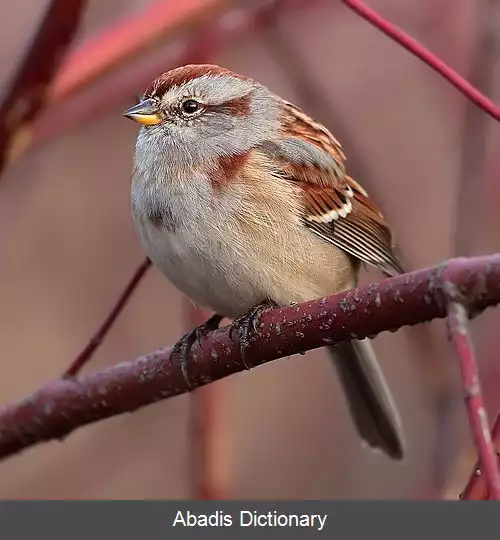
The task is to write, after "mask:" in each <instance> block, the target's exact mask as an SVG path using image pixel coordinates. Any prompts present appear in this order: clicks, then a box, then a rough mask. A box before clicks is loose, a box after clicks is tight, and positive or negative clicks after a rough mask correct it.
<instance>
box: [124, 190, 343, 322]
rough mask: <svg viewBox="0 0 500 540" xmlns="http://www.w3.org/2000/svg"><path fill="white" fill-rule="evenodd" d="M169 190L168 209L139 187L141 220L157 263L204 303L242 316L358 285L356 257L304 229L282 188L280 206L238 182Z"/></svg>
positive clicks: (165, 201) (137, 211)
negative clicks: (217, 188)
mask: <svg viewBox="0 0 500 540" xmlns="http://www.w3.org/2000/svg"><path fill="white" fill-rule="evenodd" d="M163 189H164V190H165V191H163V193H162V196H161V197H160V199H161V201H163V202H162V203H161V204H159V203H158V202H156V203H154V204H151V193H149V195H147V194H145V193H144V190H141V189H137V188H135V190H134V189H133V195H132V201H133V204H132V207H133V212H134V220H135V223H136V226H137V229H138V231H139V233H140V235H141V240H142V243H143V246H144V248H145V250H146V252H147V254H148V256H149V257H150V259H151V260H152V262H153V263H154V264H155V265H156V266H157V267H158V268H159V269H160V270H161V271H162V272H163V273H164V274H165V275H166V277H167V278H168V279H169V280H170V281H171V282H172V283H173V284H174V285H175V286H176V287H177V288H178V289H179V290H181V291H182V292H183V293H184V294H186V295H187V296H189V297H190V298H191V299H192V300H193V301H194V302H196V303H197V304H199V305H201V306H206V307H208V308H210V309H212V310H214V311H216V312H218V313H221V314H223V315H226V316H228V317H231V318H234V317H238V316H240V315H242V314H243V313H245V312H246V311H248V310H249V309H250V308H251V307H253V306H254V305H256V304H258V303H260V302H262V301H264V300H266V299H272V300H274V301H275V302H277V303H278V304H280V305H288V304H289V303H290V302H302V301H305V300H309V299H312V298H317V297H321V296H325V295H327V294H331V293H334V292H337V291H340V290H343V289H346V288H348V287H350V286H352V285H353V280H352V276H353V274H352V266H351V260H350V259H349V257H348V256H347V255H346V254H344V253H343V252H342V251H340V250H338V249H337V248H335V247H334V246H332V245H330V244H328V243H326V242H324V241H323V240H322V239H320V238H318V237H317V236H316V235H314V234H312V233H311V232H310V231H309V230H307V229H306V228H305V227H304V226H302V225H301V224H300V220H299V219H298V217H297V213H296V212H295V211H294V208H293V207H292V206H293V205H288V206H284V205H283V204H282V203H281V204H280V200H279V198H280V195H279V194H280V191H278V190H276V194H277V195H276V199H277V200H275V201H274V200H272V198H273V197H272V195H271V194H270V191H269V190H268V189H266V190H263V191H262V193H261V195H262V197H265V200H264V199H262V200H258V199H256V197H255V193H254V194H253V196H252V197H249V195H248V193H245V189H246V188H245V187H244V186H238V185H236V184H235V185H234V186H232V187H231V188H228V189H227V190H226V191H225V193H224V196H222V195H221V193H220V192H219V193H213V192H212V188H211V187H210V185H209V184H208V183H206V182H203V183H201V182H199V183H193V182H191V183H190V184H189V185H188V186H187V187H186V189H185V190H179V189H177V191H175V190H174V189H173V188H172V189H170V188H169V187H164V188H163ZM134 191H135V193H134ZM271 193H273V192H272V191H271ZM152 198H153V199H154V198H155V196H154V194H153V196H152ZM152 209H154V212H153V211H152ZM162 212H164V213H162Z"/></svg>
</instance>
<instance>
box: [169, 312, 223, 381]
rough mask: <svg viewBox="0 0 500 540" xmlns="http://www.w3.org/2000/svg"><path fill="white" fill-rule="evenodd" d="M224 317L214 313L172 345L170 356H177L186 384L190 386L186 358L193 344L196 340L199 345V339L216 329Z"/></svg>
mask: <svg viewBox="0 0 500 540" xmlns="http://www.w3.org/2000/svg"><path fill="white" fill-rule="evenodd" d="M223 318H224V315H219V314H218V313H215V314H214V315H212V316H211V317H210V318H209V319H208V320H207V321H205V322H204V323H203V324H200V325H199V326H197V327H196V328H193V330H191V331H190V332H187V333H186V334H184V335H183V336H182V337H181V339H179V341H178V342H177V343H176V344H175V345H174V347H173V349H172V353H171V356H172V357H174V358H178V360H179V364H180V367H181V371H182V374H183V375H184V379H185V380H186V382H187V383H188V386H189V387H190V388H192V386H191V383H190V382H189V377H188V373H187V360H188V358H189V353H190V351H191V349H192V347H193V345H194V344H195V343H196V342H198V343H200V346H201V340H202V339H203V338H204V337H205V336H206V335H207V334H208V333H210V332H213V331H214V330H217V328H219V324H220V322H221V321H222V319H223Z"/></svg>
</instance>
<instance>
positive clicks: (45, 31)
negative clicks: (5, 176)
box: [0, 0, 86, 171]
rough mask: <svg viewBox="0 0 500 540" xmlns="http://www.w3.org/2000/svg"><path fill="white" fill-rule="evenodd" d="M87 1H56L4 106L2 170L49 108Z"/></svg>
mask: <svg viewBox="0 0 500 540" xmlns="http://www.w3.org/2000/svg"><path fill="white" fill-rule="evenodd" d="M85 4H86V1H85V0H52V2H51V3H50V5H49V7H48V8H47V11H46V13H45V16H44V18H43V21H42V23H41V24H40V26H39V28H38V30H37V32H36V35H35V37H34V39H33V41H32V43H31V46H30V48H29V50H28V52H27V54H26V56H25V58H24V59H23V61H22V62H21V66H20V68H19V70H18V72H17V74H16V76H15V77H14V80H13V82H12V84H11V86H10V88H9V90H8V91H7V94H6V97H5V99H4V101H3V103H2V105H1V106H0V171H1V170H3V168H4V167H5V165H6V164H7V163H8V162H10V161H11V160H12V159H14V158H15V157H16V156H17V155H18V154H19V153H21V151H22V150H23V149H24V147H25V146H26V145H27V144H29V141H30V138H31V136H30V133H29V132H28V131H27V130H26V128H28V126H29V124H30V123H31V122H32V121H33V120H34V119H35V117H36V116H37V115H38V113H39V112H40V111H41V110H42V108H43V107H44V105H45V101H46V98H47V91H48V88H49V86H50V84H51V82H52V79H53V78H54V75H55V74H56V71H57V69H58V68H59V65H60V63H61V61H62V59H63V57H64V53H65V52H66V50H67V48H68V47H69V45H70V44H71V41H72V39H73V36H74V34H75V32H76V30H77V28H78V24H79V22H80V18H81V15H82V13H83V11H84V7H85Z"/></svg>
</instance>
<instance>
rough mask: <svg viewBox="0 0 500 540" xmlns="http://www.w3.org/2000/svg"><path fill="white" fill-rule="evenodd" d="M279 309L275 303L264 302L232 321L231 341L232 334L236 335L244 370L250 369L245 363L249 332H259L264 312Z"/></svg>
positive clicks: (248, 345)
mask: <svg viewBox="0 0 500 540" xmlns="http://www.w3.org/2000/svg"><path fill="white" fill-rule="evenodd" d="M277 307H279V306H278V305H277V304H276V303H275V302H271V301H266V302H262V303H260V304H258V305H256V306H255V307H253V308H252V309H251V310H250V311H249V312H248V313H245V315H242V316H241V317H239V318H238V319H235V320H234V321H233V324H232V327H231V333H230V336H231V339H233V340H234V332H235V331H236V332H237V334H238V341H239V344H240V355H241V360H242V362H243V365H244V366H245V368H246V369H250V366H249V365H248V364H247V362H246V359H245V357H246V349H248V347H250V334H251V332H253V333H257V332H258V330H259V324H260V319H261V317H262V315H263V314H264V313H265V312H266V311H270V310H272V309H276V308H277Z"/></svg>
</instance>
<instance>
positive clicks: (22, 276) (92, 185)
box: [0, 0, 500, 499]
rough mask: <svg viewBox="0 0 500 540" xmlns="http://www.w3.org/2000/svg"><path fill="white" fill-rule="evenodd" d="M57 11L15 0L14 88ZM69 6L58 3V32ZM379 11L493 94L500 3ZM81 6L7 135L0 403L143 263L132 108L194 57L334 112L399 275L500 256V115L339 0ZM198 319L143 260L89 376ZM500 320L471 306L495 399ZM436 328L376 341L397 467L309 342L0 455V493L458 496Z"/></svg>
mask: <svg viewBox="0 0 500 540" xmlns="http://www.w3.org/2000/svg"><path fill="white" fill-rule="evenodd" d="M52 3H53V2H49V1H42V0H16V2H13V1H11V0H5V2H4V5H3V11H4V12H5V13H6V14H7V16H5V17H3V18H2V19H1V21H0V44H1V46H0V77H1V78H0V80H1V87H0V101H1V100H2V99H7V97H8V95H9V91H11V90H12V81H13V80H14V76H15V74H16V72H17V71H18V69H19V67H20V65H21V63H22V62H23V60H24V59H25V57H26V53H27V51H28V50H29V47H30V45H31V43H32V42H33V36H34V35H35V32H36V31H37V29H38V28H39V27H40V24H41V22H42V21H43V18H44V16H45V15H46V13H47V9H48V7H49V5H50V4H52ZM78 4H79V3H78V2H74V1H67V2H66V11H67V13H63V16H62V18H61V19H60V20H59V21H58V22H57V24H56V26H55V29H54V31H55V32H57V30H60V29H61V28H64V25H65V24H68V22H67V20H70V19H71V14H69V11H71V10H73V9H77V7H75V6H77V5H78ZM369 4H370V6H371V7H373V8H375V9H377V10H379V11H380V13H381V14H382V15H384V16H385V17H387V18H388V19H389V20H391V21H392V22H394V23H395V24H397V25H398V26H400V27H402V28H403V29H404V30H405V31H407V32H408V33H410V34H411V35H413V36H414V37H416V38H417V39H418V40H420V41H421V42H423V43H424V44H425V45H426V46H428V47H429V48H430V49H431V50H433V51H434V52H435V53H436V54H438V55H439V56H440V57H441V58H442V59H443V60H445V61H446V62H447V63H448V64H449V65H450V66H452V67H453V68H454V69H456V70H457V71H459V72H460V73H461V74H463V75H464V76H465V77H466V78H467V79H468V80H470V81H471V82H473V83H474V84H475V85H477V86H478V87H479V88H480V89H481V90H482V91H484V92H485V93H486V94H487V95H489V96H490V97H491V98H492V99H493V100H495V99H496V100H497V101H498V100H499V99H500V62H499V59H500V52H499V49H498V45H499V39H500V38H499V34H498V31H497V30H498V25H499V21H500V18H499V17H500V2H498V1H493V0H488V1H480V0H453V1H451V0H440V1H439V2H438V1H435V0H405V1H404V2H402V1H400V0H370V2H369ZM78 7H79V8H80V9H81V10H82V11H81V13H82V15H81V20H80V22H79V24H78V25H77V28H76V31H75V33H74V36H73V40H72V42H71V44H70V45H69V47H68V49H67V52H66V53H65V55H64V57H62V61H61V64H60V65H59V67H58V69H57V72H56V75H55V77H54V79H53V80H52V81H51V82H50V84H49V85H48V86H47V87H46V88H45V87H43V86H42V87H37V86H36V84H35V85H34V89H32V91H38V92H40V93H41V95H43V100H44V107H43V109H44V110H43V111H42V112H41V113H40V114H39V115H38V116H37V118H36V119H35V121H34V123H30V124H29V129H26V130H22V131H21V132H19V133H18V134H17V136H16V139H15V142H16V144H15V145H14V146H10V147H9V160H10V161H9V163H8V164H7V167H6V168H5V170H4V171H3V174H2V176H1V177H0V253H1V256H0V347H1V351H2V354H1V360H0V403H8V402H11V401H13V400H18V399H20V398H22V397H23V396H25V395H26V394H28V393H30V392H32V391H34V390H35V389H36V388H37V387H39V386H40V385H42V384H43V383H45V382H46V381H47V380H49V379H53V378H56V377H58V376H60V374H61V373H62V372H63V371H64V369H65V368H66V367H67V366H68V364H69V363H70V362H71V361H72V360H73V359H74V358H75V357H76V355H77V354H78V352H79V351H80V350H81V349H82V347H83V346H84V345H85V343H86V342H87V340H88V339H89V337H90V336H91V334H92V333H93V332H94V331H95V329H96V328H97V326H98V325H99V324H100V322H101V321H102V320H103V319H104V317H105V316H106V315H107V313H108V312H109V310H110V308H111V307H112V305H113V303H114V302H115V300H116V299H117V297H118V296H119V294H120V292H121V291H122V290H123V288H124V287H125V285H126V283H127V281H128V279H129V278H130V276H131V275H132V274H133V272H134V269H135V268H136V267H137V266H138V265H139V264H140V263H141V261H142V260H143V259H144V254H143V252H142V250H141V247H140V245H139V240H138V237H137V235H136V233H135V230H134V228H133V224H132V220H131V215H130V208H129V191H130V173H131V166H132V157H133V151H134V144H135V138H136V135H137V130H138V127H137V125H136V124H134V123H133V122H130V121H129V120H126V119H124V118H123V117H122V116H121V113H122V111H123V110H124V109H126V108H127V107H129V106H131V105H132V104H134V103H135V100H136V96H138V95H141V94H142V92H143V90H144V88H145V87H146V86H147V84H148V83H149V82H150V81H151V80H152V79H153V78H155V77H156V76H157V75H159V74H160V73H162V72H163V71H166V70H168V69H170V68H173V67H176V66H178V65H182V64H184V63H190V62H210V63H217V64H220V65H223V66H225V67H227V68H229V69H232V70H234V71H237V72H240V73H242V74H245V75H247V76H250V77H252V78H255V79H257V80H258V81H260V82H261V83H263V84H265V85H266V86H268V87H270V88H271V89H272V90H273V91H275V92H276V93H278V94H280V95H282V96H283V97H285V98H286V99H288V100H291V101H293V102H295V103H297V104H298V105H300V106H302V107H303V108H304V109H305V110H306V111H307V112H308V113H309V114H311V115H312V116H314V117H316V118H317V119H319V120H321V121H322V122H323V123H325V125H326V126H327V127H328V128H329V129H330V130H331V131H332V132H333V134H334V135H335V136H336V137H337V138H338V139H339V140H340V141H341V143H342V144H343V146H344V149H345V152H346V154H347V157H348V168H349V169H350V172H351V174H352V175H353V176H354V177H355V178H357V179H358V180H360V181H361V182H362V183H363V185H364V186H365V187H366V188H367V190H368V191H369V192H370V193H371V195H372V196H373V198H374V199H375V200H376V201H377V202H378V203H379V205H380V206H381V207H382V209H383V211H384V212H385V214H386V216H387V218H388V221H389V222H390V223H391V224H392V226H393V228H394V230H395V232H396V236H397V240H398V243H399V245H400V249H401V253H402V255H403V258H404V260H405V262H406V266H407V268H409V269H415V268H418V267H422V266H427V265H434V264H437V263H439V262H441V261H442V260H444V259H446V258H449V257H451V256H455V255H477V254H483V253H489V252H493V251H500V238H499V234H498V231H499V225H500V216H499V213H498V201H499V200H500V187H499V183H498V182H495V180H497V177H498V171H499V170H500V137H499V134H498V129H495V128H496V126H495V125H494V121H493V120H491V119H490V118H489V117H487V116H486V115H485V114H483V113H480V112H479V111H477V110H476V109H475V107H474V106H471V105H470V104H468V103H467V101H466V100H465V98H464V97H463V96H461V95H460V94H459V93H458V92H456V90H455V89H454V88H452V87H451V86H450V85H448V84H447V83H446V82H444V81H443V80H442V79H441V78H440V77H439V76H438V75H436V74H435V73H434V72H433V71H432V70H431V69H429V68H428V67H427V66H425V65H423V64H422V63H421V62H420V61H418V60H417V59H416V58H414V57H413V56H411V55H410V54H409V53H408V52H406V51H405V50H403V49H402V48H401V47H399V46H398V45H396V44H395V43H393V42H392V41H390V40H389V39H388V38H386V37H385V36H384V35H382V34H381V33H380V32H378V31H377V30H376V29H374V28H373V27H372V26H370V25H369V24H368V23H367V22H365V21H364V20H362V19H361V18H360V17H358V16H357V15H355V14H354V13H353V12H352V11H350V10H348V9H347V8H346V7H345V6H343V5H342V4H341V3H340V2H339V1H333V0H331V1H327V0H304V1H298V0H282V1H281V2H270V1H266V2H259V1H258V0H248V1H237V0H233V1H231V0H99V1H98V0H88V1H87V2H82V3H81V5H80V6H78ZM63 11H64V10H63ZM66 18H67V20H66ZM45 45H46V44H45ZM37 65H41V64H37ZM32 69H34V68H33V67H32ZM23 103H24V102H23V100H17V102H16V107H15V110H9V111H8V113H9V114H8V115H5V114H4V118H0V122H2V123H3V124H2V125H4V124H5V125H7V124H8V120H9V121H13V120H12V118H11V116H10V115H11V114H12V115H13V116H14V117H15V115H16V114H20V115H22V111H23ZM24 105H25V103H24ZM11 109H14V108H13V107H11ZM4 113H5V110H4ZM14 123H15V121H14ZM4 127H5V126H4ZM7 128H8V125H7ZM7 131H8V130H7ZM5 133H6V132H5V130H4V133H3V136H4V137H5V136H6V135H5ZM14 158H16V159H14ZM379 279H380V276H379V275H378V274H376V273H374V272H373V273H372V272H369V273H365V274H364V275H363V282H365V283H366V282H368V281H370V280H379ZM200 317H202V315H201V314H200V313H197V312H196V311H195V310H194V308H193V307H191V306H190V304H189V303H188V302H187V301H186V299H185V298H183V297H182V296H181V294H180V293H178V292H177V291H176V290H175V289H174V287H173V286H172V285H171V284H170V283H169V282H168V281H167V280H166V279H164V278H163V277H162V276H161V275H160V273H159V272H158V271H157V270H156V269H152V270H150V271H149V273H148V274H147V275H146V277H145V279H144V281H143V282H142V283H141V285H140V286H139V288H138V290H137V292H136V294H135V295H134V296H133V298H132V300H131V301H130V303H129V304H128V305H127V307H126V309H125V310H124V312H123V314H122V315H121V316H120V318H119V320H118V322H117V324H116V326H115V327H114V328H113V330H112V332H111V333H110V335H109V336H108V338H107V339H106V341H105V342H104V344H103V345H102V347H101V348H100V349H99V351H98V353H97V354H96V356H95V357H94V358H93V360H92V362H91V364H90V365H89V366H87V367H86V368H85V371H86V372H88V371H90V370H92V371H93V370H98V369H101V368H104V367H105V366H109V365H111V364H113V363H116V362H118V361H122V360H127V359H132V358H134V357H136V356H139V355H141V354H144V353H146V352H148V351H150V350H153V349H155V348H157V347H160V346H164V345H166V344H171V343H174V342H175V341H176V340H177V339H178V338H179V336H180V335H181V334H182V333H184V332H185V331H186V330H187V329H188V328H190V327H192V326H193V324H194V322H195V321H196V320H199V319H200ZM499 321H500V314H499V312H498V311H494V310H493V311H489V312H487V313H485V314H484V315H482V316H481V317H479V318H478V319H477V320H475V321H474V322H473V333H474V338H475V343H476V348H477V352H478V356H479V358H480V361H481V373H482V375H483V377H482V380H483V381H484V383H483V384H484V388H485V391H486V397H487V400H488V406H489V411H490V413H491V414H494V413H496V412H497V407H498V405H499V403H498V400H496V401H495V388H498V384H500V373H499V368H498V367H497V366H496V365H495V360H498V352H499V349H498V342H497V339H496V338H497V333H498V332H497V331H496V329H497V328H498V323H499ZM422 328H424V327H415V328H412V329H402V330H400V331H399V332H397V333H391V334H384V335H381V336H380V337H378V338H377V339H376V340H375V348H376V350H377V353H378V355H379V357H380V358H381V362H382V365H383V369H384V371H385V373H386V375H387V378H388V379H389V382H390V384H391V387H392V388H393V392H394V395H395V399H396V401H397V403H398V405H399V407H400V409H401V412H402V419H403V423H404V429H405V432H406V437H407V443H408V444H407V446H408V456H407V459H406V460H405V461H404V462H403V463H393V462H391V461H390V460H388V459H387V458H386V457H385V456H383V455H378V454H373V453H371V452H369V451H368V450H367V449H365V448H363V447H362V446H361V445H360V443H359V439H358V437H357V434H356V433H355V431H354V428H353V424H352V422H351V419H350V417H349V416H348V412H347V408H346V404H345V402H344V399H343V396H342V395H341V393H340V391H339V390H340V388H339V385H338V382H337V380H336V377H335V374H334V372H333V371H332V369H331V367H330V364H329V363H328V361H327V359H326V356H325V355H324V353H323V352H322V351H315V352H310V353H308V354H306V355H305V356H297V357H292V358H290V359H282V360H278V361H275V362H273V363H271V364H268V365H266V366H263V367H260V368H258V369H255V370H252V371H251V372H247V373H242V374H239V375H236V376H232V377H230V378H227V379H225V380H222V381H220V382H218V383H215V384H212V385H210V386H208V387H206V388H204V389H201V390H198V391H196V392H194V393H193V394H192V395H184V396H180V397H177V398H175V399H170V400H168V401H166V402H162V403H159V404H155V405H152V406H149V407H146V408H144V409H141V410H140V411H138V412H136V413H134V414H131V415H124V416H120V417H117V418H114V419H111V420H106V421H104V422H100V423H98V424H94V425H91V426H88V427H85V428H82V429H79V430H77V431H76V432H74V433H73V434H72V435H71V436H69V437H68V438H67V439H66V440H64V441H63V442H62V443H61V442H52V443H49V444H44V445H41V446H37V447H35V448H33V449H31V450H29V451H26V452H24V453H23V454H21V455H18V456H14V457H13V458H10V459H8V460H6V461H3V462H1V463H0V497H3V498H64V499H70V498H71V499H81V498H114V499H126V498H135V499H143V498H146V499H147V498H219V497H223V498H257V499H258V498H271V499H272V498H373V499H383V498H405V499H414V498H420V499H422V498H440V497H452V498H456V496H457V494H458V492H459V491H460V489H462V488H463V486H464V484H465V480H466V478H467V476H468V474H469V473H470V471H471V470H472V466H473V463H474V460H475V455H474V453H473V452H472V451H471V448H470V444H471V443H470V437H469V432H468V426H467V420H466V416H465V414H464V408H463V402H462V392H461V389H460V383H459V379H458V363H457V362H456V361H455V359H454V357H453V355H452V354H451V348H450V346H449V344H448V343H447V341H446V332H445V327H444V323H443V322H442V321H435V322H434V323H432V324H431V325H427V330H426V331H425V332H423V331H422ZM495 331H496V333H495Z"/></svg>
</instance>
